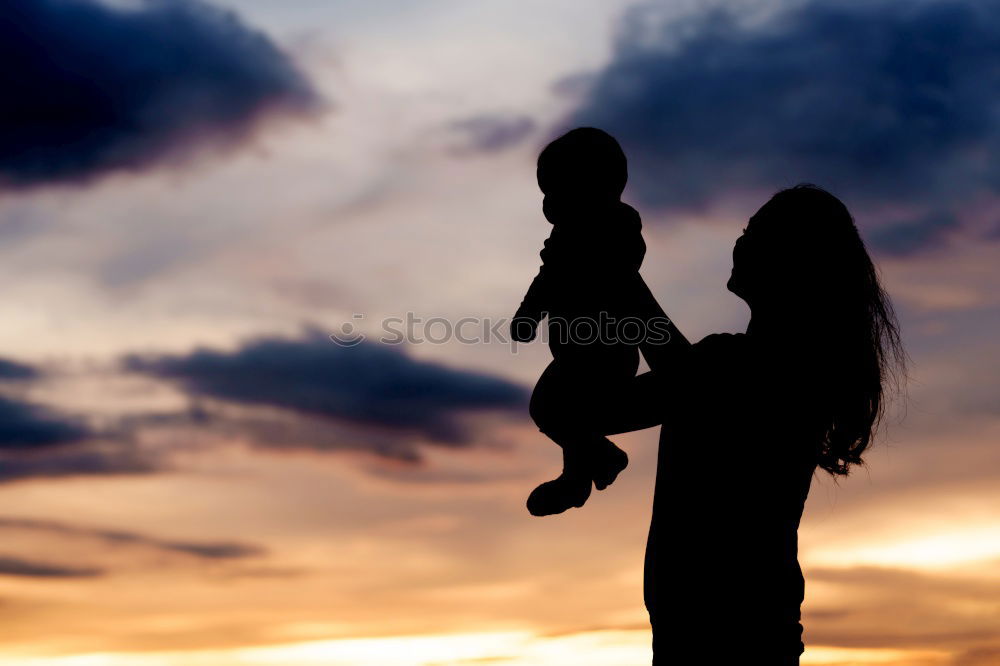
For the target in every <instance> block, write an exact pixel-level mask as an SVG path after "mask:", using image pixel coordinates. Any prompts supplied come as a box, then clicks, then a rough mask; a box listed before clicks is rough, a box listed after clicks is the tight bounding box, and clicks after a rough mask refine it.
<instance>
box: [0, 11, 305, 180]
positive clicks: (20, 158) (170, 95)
mask: <svg viewBox="0 0 1000 666" xmlns="http://www.w3.org/2000/svg"><path fill="white" fill-rule="evenodd" d="M0 13H2V15H3V17H4V21H3V22H0V54H2V56H3V60H4V62H6V63H8V66H5V67H4V68H3V70H2V72H0V90H3V97H4V103H3V107H2V109H0V184H6V185H7V186H11V187H18V186H29V185H36V184H40V183H49V182H59V181H82V180H86V179H88V178H91V177H93V176H96V175H99V174H103V173H106V172H109V171H115V170H137V169H143V168H146V167H149V166H152V165H154V164H156V163H158V162H161V161H163V160H164V159H167V158H174V157H179V156H182V155H183V154H186V153H188V152H190V150H191V149H192V148H194V147H195V146H196V144H200V143H204V142H205V141H206V140H210V142H213V143H220V142H221V143H231V142H235V141H238V140H240V139H242V138H244V137H246V136H247V135H248V134H249V133H250V132H251V131H252V130H253V129H254V128H255V127H256V125H257V123H258V121H259V120H261V119H262V118H263V117H265V116H267V115H269V114H271V113H273V112H279V113H281V112H292V113H301V112H305V111H308V110H311V109H314V108H316V106H317V96H316V93H315V92H314V91H313V90H312V88H311V86H310V84H309V83H308V81H307V80H306V79H305V78H304V77H303V75H302V74H301V73H300V72H299V71H298V70H297V69H296V67H295V66H294V64H293V63H292V62H291V61H290V60H289V58H288V57H287V56H286V55H285V54H284V53H283V52H282V51H281V50H279V49H278V47H277V46H275V44H274V43H273V42H272V41H271V40H270V39H268V38H267V37H266V36H265V35H263V34H262V33H260V32H257V31H255V30H252V29H250V28H249V27H247V26H246V25H245V24H243V23H242V22H241V21H240V20H239V19H238V18H237V17H236V16H235V15H234V14H233V13H231V12H228V11H223V10H221V9H217V8H214V7H212V6H210V5H208V4H205V3H203V2H201V1H200V0H140V1H139V2H137V3H136V4H135V5H134V6H129V7H116V6H111V5H108V4H106V3H102V2H99V1H98V0H0Z"/></svg>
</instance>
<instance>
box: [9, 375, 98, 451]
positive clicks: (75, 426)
mask: <svg viewBox="0 0 1000 666" xmlns="http://www.w3.org/2000/svg"><path fill="white" fill-rule="evenodd" d="M14 372H15V374H16V372H17V371H16V370H15V371H14ZM88 435H90V431H89V430H88V429H87V428H86V427H85V426H84V425H83V424H82V423H81V422H79V421H78V420H76V419H73V418H71V417H68V416H63V415H60V414H57V413H55V412H53V411H51V410H49V409H47V408H45V407H42V406H41V405H34V404H31V403H27V402H20V401H17V400H12V399H9V398H5V397H0V451H3V450H10V449H22V450H23V449H38V448H43V447H51V446H59V445H63V444H68V443H72V442H78V441H80V440H82V439H84V438H86V437H87V436H88Z"/></svg>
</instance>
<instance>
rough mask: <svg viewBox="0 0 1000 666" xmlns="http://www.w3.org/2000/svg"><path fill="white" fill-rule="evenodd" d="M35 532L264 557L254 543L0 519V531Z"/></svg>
mask: <svg viewBox="0 0 1000 666" xmlns="http://www.w3.org/2000/svg"><path fill="white" fill-rule="evenodd" d="M4 529H6V530H32V531H37V532H46V533H50V534H55V535H59V536H67V537H77V538H85V539H96V540H98V541H102V542H104V543H107V544H111V545H130V546H144V547H147V548H153V549H155V550H159V551H161V552H165V553H174V554H181V555H190V556H192V557H197V558H200V559H206V560H227V559H242V558H247V557H254V556H258V555H262V554H264V552H265V550H264V549H263V548H262V547H260V546H256V545H253V544H246V543H237V542H232V541H184V540H171V539H160V538H157V537H153V536H149V535H146V534H142V533H139V532H131V531H127V530H113V529H103V528H99V527H85V526H82V525H75V524H70V523H63V522H58V521H53V520H38V519H34V518H12V517H0V530H4Z"/></svg>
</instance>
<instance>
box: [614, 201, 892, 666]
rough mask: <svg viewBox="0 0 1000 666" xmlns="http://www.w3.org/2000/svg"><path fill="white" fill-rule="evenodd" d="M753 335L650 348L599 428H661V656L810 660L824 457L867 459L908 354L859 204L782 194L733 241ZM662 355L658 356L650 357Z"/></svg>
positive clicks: (657, 607) (655, 534) (837, 470)
mask: <svg viewBox="0 0 1000 666" xmlns="http://www.w3.org/2000/svg"><path fill="white" fill-rule="evenodd" d="M728 288H729V290H730V291H732V292H733V293H735V294H736V295H737V296H739V297H740V298H742V299H743V300H745V301H746V302H747V304H748V305H749V306H750V310H751V321H750V325H749V326H748V327H747V331H746V333H744V334H737V335H732V334H722V335H710V336H708V337H706V338H705V339H703V340H701V341H700V342H698V343H696V344H694V345H691V344H689V343H688V342H687V341H686V340H685V339H684V338H683V336H681V335H679V334H675V335H674V336H673V339H672V342H671V343H670V344H668V345H665V346H662V347H658V348H655V349H643V353H644V354H647V358H648V359H649V361H650V367H651V368H652V371H651V372H648V373H645V374H643V375H640V376H638V377H635V378H634V379H633V380H631V383H630V384H629V386H628V389H627V390H626V391H625V392H623V393H621V394H619V395H618V396H617V397H616V398H615V399H614V402H610V403H607V409H606V411H605V418H606V419H607V422H606V423H605V424H604V427H603V428H602V430H603V431H604V432H605V433H606V434H608V435H612V434H617V433H621V432H628V431H632V430H638V429H641V428H646V427H650V426H653V425H658V424H662V426H663V427H662V430H661V434H660V448H659V458H658V463H657V479H656V489H655V494H654V499H653V517H652V523H651V525H650V531H649V540H648V543H647V549H646V569H645V602H646V608H647V610H648V611H649V616H650V621H651V623H652V626H653V654H654V656H653V664H654V665H655V666H666V665H667V664H678V665H683V666H688V665H692V664H720V665H721V664H726V665H728V664H750V663H752V664H761V665H763V666H788V665H797V664H798V663H799V655H800V654H801V652H802V651H803V643H802V640H801V634H802V626H801V624H800V612H799V608H800V604H801V603H802V598H803V578H802V572H801V570H800V568H799V564H798V559H797V555H798V546H797V531H798V525H799V519H800V517H801V515H802V509H803V505H804V503H805V500H806V495H807V494H808V492H809V485H810V481H811V479H812V476H813V474H814V472H815V471H816V468H817V467H819V468H821V469H823V470H825V471H826V472H829V473H830V474H832V475H845V474H847V473H848V471H849V469H850V468H851V467H852V466H854V465H858V464H861V462H862V459H861V455H862V453H863V452H864V451H865V449H866V448H867V446H868V444H869V442H870V441H871V438H872V434H873V431H874V430H875V429H876V427H877V424H878V421H879V418H880V416H881V414H882V409H883V395H884V393H885V392H887V391H888V389H890V388H892V387H893V386H894V381H896V380H897V379H898V378H900V377H901V376H902V375H901V374H900V373H901V372H902V371H903V369H904V361H905V354H904V351H903V348H902V345H901V343H900V338H899V330H898V326H897V323H896V319H895V315H894V313H893V310H892V305H891V303H890V301H889V298H888V296H887V295H886V293H885V292H884V291H883V289H882V287H881V285H880V284H879V279H878V274H877V272H876V269H875V267H874V265H873V264H872V261H871V259H870V257H869V256H868V253H867V251H866V249H865V246H864V243H863V242H862V240H861V238H860V236H859V235H858V231H857V228H856V227H855V225H854V221H853V219H852V217H851V215H850V213H849V212H848V211H847V208H846V207H845V206H844V204H843V203H841V202H840V200H838V199H837V198H836V197H834V196H833V195H831V194H830V193H828V192H826V191H824V190H822V189H820V188H818V187H815V186H812V185H800V186H798V187H793V188H791V189H787V190H783V191H781V192H779V193H777V194H776V195H775V196H774V197H773V198H772V199H771V200H770V201H768V202H767V203H766V204H765V205H764V206H763V207H762V208H761V209H760V210H759V211H758V212H757V213H756V214H755V215H754V216H753V217H752V218H751V219H750V223H749V225H748V226H747V228H746V229H745V230H744V234H743V236H742V237H741V238H740V239H738V240H737V242H736V246H735V248H734V250H733V271H732V276H731V277H730V279H729V283H728ZM647 352H648V353H647Z"/></svg>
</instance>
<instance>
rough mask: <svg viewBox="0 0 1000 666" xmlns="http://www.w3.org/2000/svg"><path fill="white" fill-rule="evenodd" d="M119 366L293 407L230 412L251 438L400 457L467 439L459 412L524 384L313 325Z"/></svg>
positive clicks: (245, 400)
mask: <svg viewBox="0 0 1000 666" xmlns="http://www.w3.org/2000/svg"><path fill="white" fill-rule="evenodd" d="M125 366H126V367H127V368H128V369H130V370H132V371H136V372H142V373H146V374H149V375H153V376H157V377H161V378H163V379H167V380H173V381H176V382H178V383H179V384H180V385H181V386H182V387H183V388H184V389H185V390H186V391H188V392H189V393H190V394H191V395H193V396H198V397H206V398H216V399H220V400H224V401H227V402H229V403H232V404H235V405H243V406H250V407H253V406H259V407H262V408H265V407H266V408H278V409H279V410H281V411H283V412H286V413H288V412H290V413H293V414H297V415H298V416H299V418H295V419H287V418H284V419H283V418H280V415H275V416H274V417H273V418H271V417H264V416H260V417H257V418H255V417H252V416H251V417H247V416H241V417H239V418H238V419H236V420H235V421H234V420H230V423H236V424H238V425H239V426H240V427H243V428H244V429H247V428H249V429H252V430H255V431H257V438H258V439H259V440H262V441H268V440H270V441H273V442H274V443H275V445H281V443H287V442H288V441H289V440H290V439H298V440H299V441H300V442H303V443H304V442H313V443H322V442H326V443H328V444H329V448H335V447H336V446H335V445H333V444H332V441H334V440H337V439H341V440H342V441H343V440H345V439H346V440H347V441H351V440H352V439H353V440H355V441H356V442H362V443H363V447H364V448H365V449H367V450H369V451H371V452H374V453H376V454H379V455H383V456H386V457H392V458H397V459H401V460H410V461H412V460H416V459H417V458H418V455H417V453H416V450H415V448H414V446H415V444H414V443H415V442H417V441H423V442H428V443H434V444H440V445H446V446H465V445H468V444H470V443H472V442H473V440H474V438H475V433H474V432H473V431H472V430H470V428H469V427H468V425H467V422H466V419H465V418H464V417H466V416H467V415H469V414H475V413H481V412H492V411H508V412H509V411H514V410H516V411H520V410H522V409H523V407H524V405H525V403H526V400H527V391H526V389H525V388H524V387H522V386H520V385H517V384H513V383H511V382H509V381H507V380H504V379H501V378H498V377H494V376H490V375H487V374H484V373H480V372H473V371H468V370H458V369H453V368H449V367H447V366H444V365H441V364H438V363H433V362H429V361H421V360H417V359H414V358H411V357H410V356H409V355H408V354H407V353H406V350H405V349H404V348H403V347H400V346H392V345H383V344H377V343H374V342H364V343H362V344H358V345H356V346H353V347H343V346H340V345H337V344H334V343H333V342H332V341H331V340H330V339H329V337H328V336H327V335H325V334H324V333H322V332H320V331H318V330H315V329H311V330H309V331H307V332H306V333H305V334H304V335H303V336H302V337H300V338H297V339H283V338H261V339H257V340H254V341H251V342H249V343H247V344H245V345H244V346H242V347H241V348H239V349H237V350H236V351H233V352H225V351H216V350H211V349H199V350H196V351H194V352H192V353H190V354H188V355H185V356H135V355H133V356H130V357H127V358H126V359H125ZM301 417H305V418H301ZM340 446H341V447H342V446H343V444H341V445H340ZM317 448H326V446H325V445H323V444H319V445H317Z"/></svg>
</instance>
